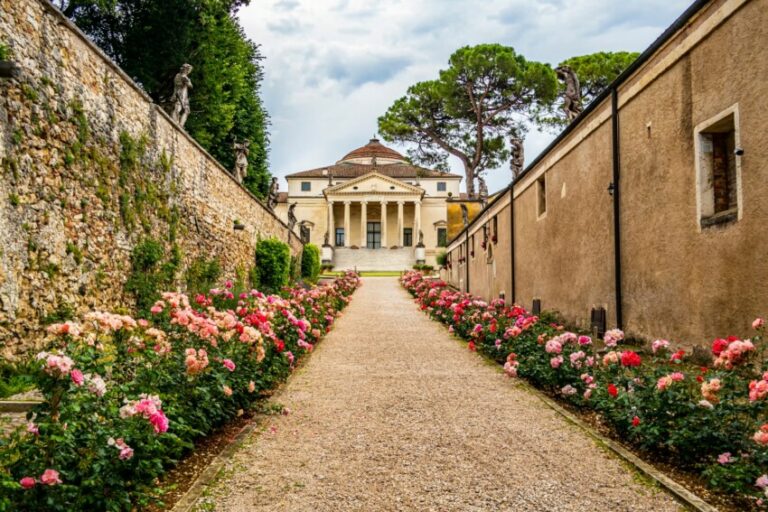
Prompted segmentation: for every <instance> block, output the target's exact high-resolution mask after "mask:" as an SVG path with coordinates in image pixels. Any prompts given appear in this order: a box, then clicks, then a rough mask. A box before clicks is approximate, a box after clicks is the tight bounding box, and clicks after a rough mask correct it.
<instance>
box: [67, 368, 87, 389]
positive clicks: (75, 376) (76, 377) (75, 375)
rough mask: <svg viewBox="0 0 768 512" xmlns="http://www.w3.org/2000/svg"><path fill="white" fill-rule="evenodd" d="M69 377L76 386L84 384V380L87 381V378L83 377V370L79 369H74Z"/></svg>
mask: <svg viewBox="0 0 768 512" xmlns="http://www.w3.org/2000/svg"><path fill="white" fill-rule="evenodd" d="M69 377H70V378H71V379H72V382H74V383H75V386H82V385H83V382H85V379H84V378H83V372H81V371H80V370H78V369H74V370H72V371H71V372H70V373H69Z"/></svg>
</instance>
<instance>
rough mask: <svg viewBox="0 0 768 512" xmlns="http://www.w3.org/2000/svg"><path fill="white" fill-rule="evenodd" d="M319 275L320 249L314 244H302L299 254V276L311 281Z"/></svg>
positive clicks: (315, 280)
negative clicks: (302, 247) (300, 253)
mask: <svg viewBox="0 0 768 512" xmlns="http://www.w3.org/2000/svg"><path fill="white" fill-rule="evenodd" d="M319 275H320V249H318V247H317V246H316V245H315V244H307V245H305V246H304V252H303V253H302V255H301V277H302V278H304V279H305V280H306V281H309V282H311V283H315V282H317V276H319Z"/></svg>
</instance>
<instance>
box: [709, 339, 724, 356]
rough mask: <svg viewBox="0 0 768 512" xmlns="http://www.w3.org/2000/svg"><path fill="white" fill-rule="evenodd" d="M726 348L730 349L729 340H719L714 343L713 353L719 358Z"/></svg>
mask: <svg viewBox="0 0 768 512" xmlns="http://www.w3.org/2000/svg"><path fill="white" fill-rule="evenodd" d="M726 348H728V340H724V339H722V338H718V339H716V340H715V341H713V342H712V353H713V354H714V355H715V357H719V356H720V354H721V353H722V352H723V350H725V349H726Z"/></svg>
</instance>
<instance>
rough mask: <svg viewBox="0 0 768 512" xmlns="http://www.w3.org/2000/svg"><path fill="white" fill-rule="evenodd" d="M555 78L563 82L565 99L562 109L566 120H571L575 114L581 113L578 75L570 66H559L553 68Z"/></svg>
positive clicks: (574, 117)
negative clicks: (555, 74)
mask: <svg viewBox="0 0 768 512" xmlns="http://www.w3.org/2000/svg"><path fill="white" fill-rule="evenodd" d="M555 72H556V73H557V78H558V79H560V80H562V81H563V82H565V101H564V102H563V111H565V117H566V119H568V121H569V122H570V121H573V120H574V119H576V116H578V115H579V114H581V86H580V85H579V77H577V76H576V73H575V72H574V71H573V70H572V69H571V68H570V66H560V67H558V68H555Z"/></svg>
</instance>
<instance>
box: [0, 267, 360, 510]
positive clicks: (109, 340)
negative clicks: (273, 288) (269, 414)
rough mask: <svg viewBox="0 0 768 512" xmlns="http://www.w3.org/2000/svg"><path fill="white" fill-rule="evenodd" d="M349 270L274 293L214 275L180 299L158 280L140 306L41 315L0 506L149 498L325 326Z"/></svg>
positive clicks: (344, 290)
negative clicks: (216, 280)
mask: <svg viewBox="0 0 768 512" xmlns="http://www.w3.org/2000/svg"><path fill="white" fill-rule="evenodd" d="M359 282H360V281H359V279H358V277H357V276H356V275H353V274H348V275H346V276H344V277H342V278H339V279H337V280H336V281H334V282H333V283H332V284H326V285H323V286H319V287H316V288H311V289H305V288H292V289H286V290H284V291H283V292H282V293H281V294H280V295H264V294H261V293H259V292H257V291H255V290H254V291H251V292H243V293H237V292H234V291H233V289H232V284H231V283H227V284H226V285H225V286H224V287H222V288H221V289H216V290H211V292H210V293H208V294H205V295H198V296H196V297H194V299H190V298H188V297H186V296H184V295H182V294H179V293H165V294H162V299H160V300H158V301H157V302H156V303H155V304H154V305H153V306H152V308H151V318H149V319H138V320H137V319H133V318H131V317H128V316H125V315H114V314H109V313H102V312H94V313H90V314H88V315H85V317H84V318H83V320H82V322H79V323H76V322H69V321H68V322H65V323H60V324H54V325H52V326H50V328H49V332H50V333H51V340H50V345H51V348H49V349H48V350H47V351H46V352H42V353H40V354H38V355H37V357H36V358H35V359H36V361H37V362H36V364H35V367H36V369H37V370H36V371H37V373H36V374H35V384H36V386H37V388H38V390H40V392H41V393H42V395H43V403H42V404H40V405H39V406H36V407H35V408H34V409H33V411H32V413H31V415H30V421H29V423H28V425H27V427H26V428H23V429H19V430H16V431H15V432H14V433H13V434H12V435H11V436H9V437H7V438H3V439H1V440H0V466H1V467H2V470H1V471H0V489H3V491H2V494H0V510H62V511H63V510H67V511H69V510H86V509H92V510H110V511H112V510H114V511H118V510H133V509H135V508H137V507H138V508H144V507H147V506H156V507H161V506H163V503H162V499H163V496H162V492H161V490H160V489H158V487H157V482H158V479H159V478H161V477H163V476H164V475H166V474H167V472H168V471H169V470H170V469H171V468H172V467H174V466H176V464H177V463H178V462H179V461H180V460H182V459H183V458H184V457H186V456H188V454H190V453H192V451H193V448H195V446H196V445H197V446H201V447H203V450H202V451H201V452H200V456H199V457H197V458H194V457H193V458H188V459H187V464H186V465H185V467H186V468H187V469H189V468H193V467H195V466H198V465H201V464H204V462H205V460H206V459H205V457H206V454H214V453H216V451H217V450H218V449H219V448H220V444H219V442H220V443H226V440H227V439H228V438H229V437H230V436H231V432H232V430H231V429H233V428H234V429H237V428H238V426H237V423H235V424H232V423H231V422H232V421H233V420H234V421H239V422H242V421H244V420H243V419H242V418H247V417H248V411H251V410H252V409H253V407H254V406H256V405H257V404H258V403H259V402H260V400H261V397H262V396H263V395H264V394H268V393H269V391H270V390H273V389H274V388H275V386H277V385H278V384H279V383H281V382H283V381H284V380H285V378H286V377H287V376H288V375H289V374H290V373H291V372H292V371H293V369H294V368H295V365H296V364H297V362H298V360H299V359H300V358H301V357H302V355H304V354H306V353H308V352H310V351H311V350H312V348H313V346H314V344H316V343H317V342H318V341H320V340H321V338H322V337H323V336H324V334H325V333H326V332H328V331H329V330H330V329H331V326H332V325H333V322H334V320H335V318H336V317H337V316H338V315H339V314H340V312H341V310H342V309H343V308H344V307H345V306H346V304H347V303H348V302H349V300H350V298H351V295H352V293H353V292H354V290H355V289H356V288H357V286H359ZM238 418H240V419H239V420H238ZM240 428H242V427H240ZM214 432H219V434H218V435H215V436H214V437H213V438H211V439H209V440H207V441H205V438H206V436H208V435H209V434H211V433H214ZM217 439H218V440H220V441H217ZM206 447H208V448H206ZM189 474H190V473H189V472H188V471H184V470H180V471H179V472H177V473H176V475H177V476H175V477H174V478H177V480H172V482H175V483H183V482H184V481H185V479H188V478H189ZM166 487H167V486H166Z"/></svg>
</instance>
